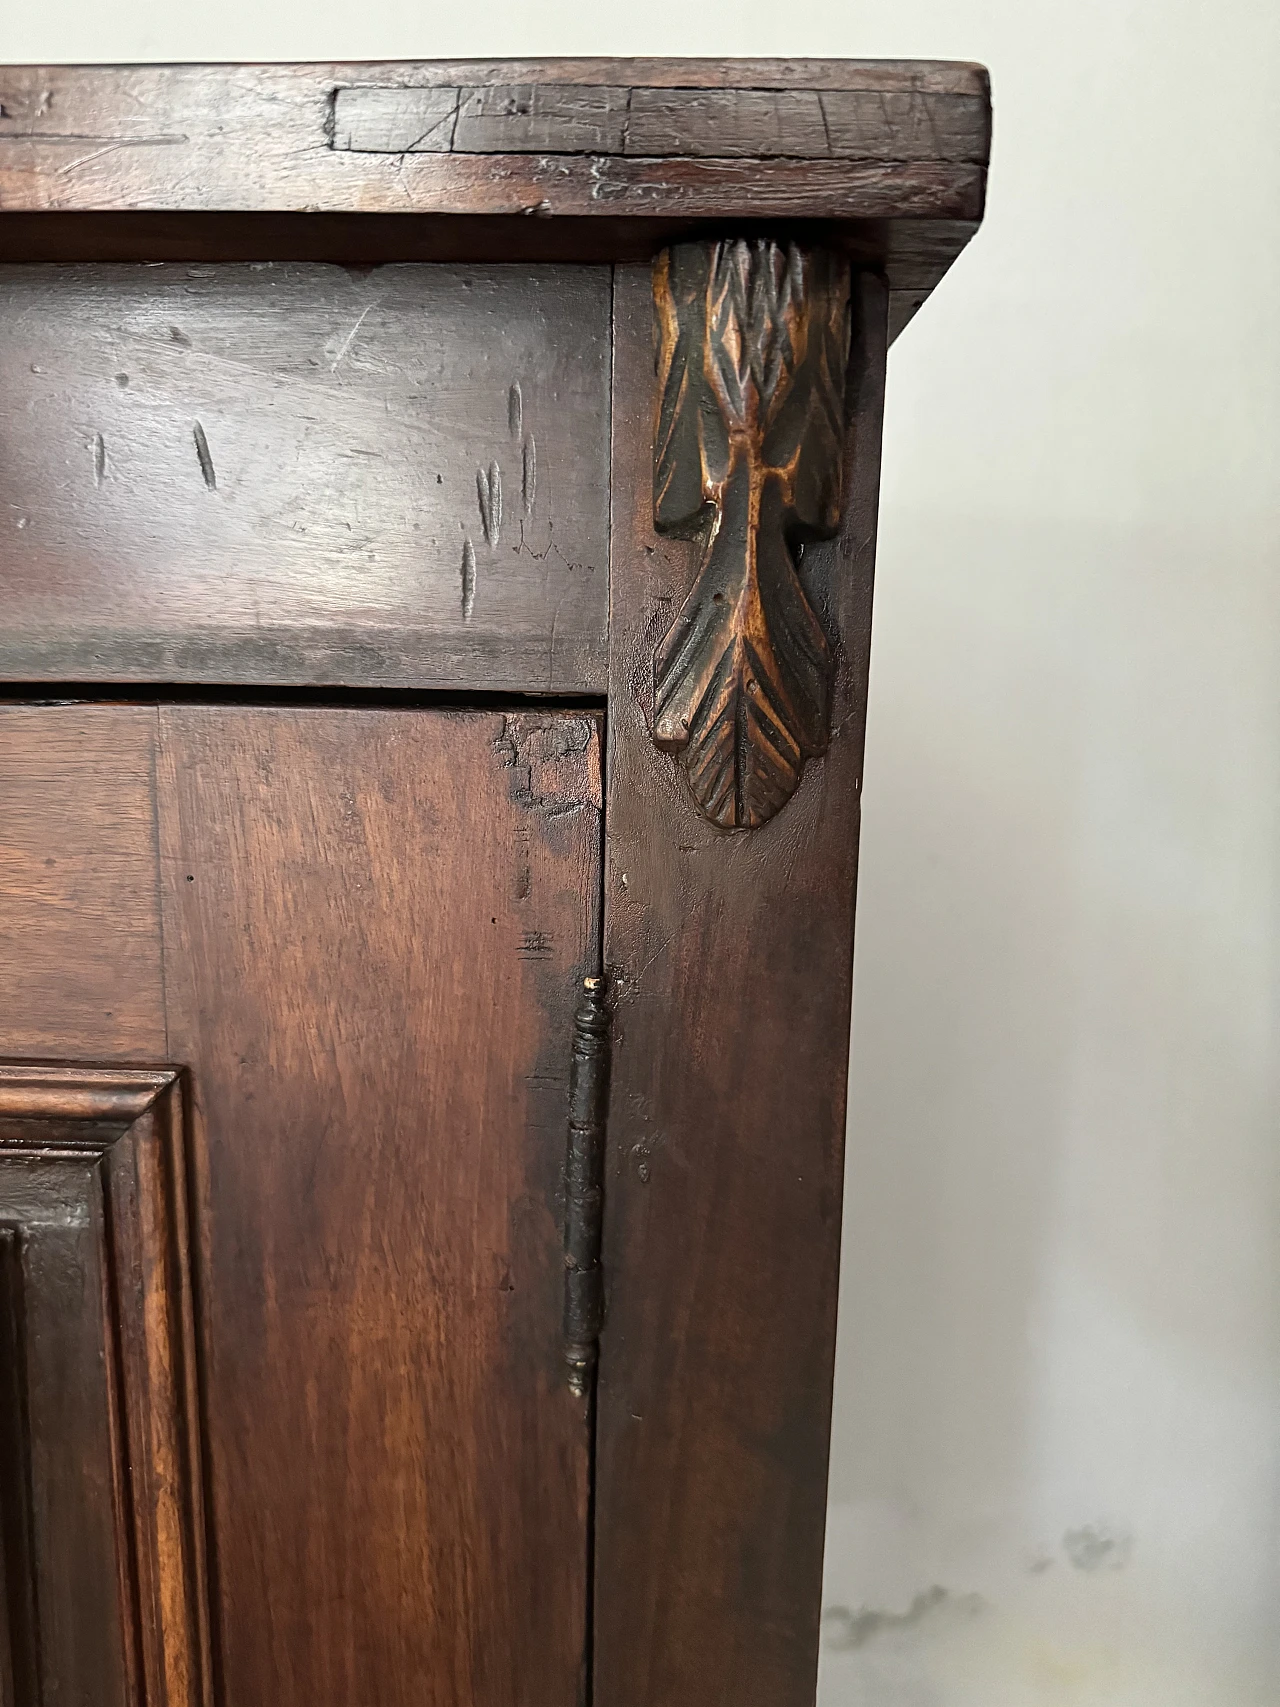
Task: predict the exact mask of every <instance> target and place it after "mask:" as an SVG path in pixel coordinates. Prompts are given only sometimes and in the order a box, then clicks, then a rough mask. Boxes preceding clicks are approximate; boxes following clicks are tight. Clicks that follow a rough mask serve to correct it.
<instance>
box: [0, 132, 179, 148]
mask: <svg viewBox="0 0 1280 1707" xmlns="http://www.w3.org/2000/svg"><path fill="white" fill-rule="evenodd" d="M190 140H191V139H190V137H187V136H88V135H79V134H75V133H72V132H70V131H68V132H65V133H63V134H61V135H59V134H57V133H55V132H53V131H48V132H41V131H30V130H10V131H5V132H4V133H3V134H2V135H0V142H26V143H32V144H35V145H36V146H38V147H43V146H44V144H45V143H49V144H51V145H52V146H53V147H55V148H56V147H60V146H66V147H78V146H79V145H80V144H81V143H88V144H89V145H90V146H91V147H95V148H103V149H107V148H176V147H178V146H180V145H181V144H182V143H184V142H189V141H190Z"/></svg>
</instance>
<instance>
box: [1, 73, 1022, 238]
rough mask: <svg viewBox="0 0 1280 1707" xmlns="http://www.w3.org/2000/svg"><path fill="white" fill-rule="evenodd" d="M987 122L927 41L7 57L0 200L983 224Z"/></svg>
mask: <svg viewBox="0 0 1280 1707" xmlns="http://www.w3.org/2000/svg"><path fill="white" fill-rule="evenodd" d="M989 135H990V104H989V90H988V81H987V75H986V72H985V71H984V70H983V69H982V68H981V67H980V66H976V65H963V64H946V63H935V62H931V61H920V62H902V61H892V60H760V59H756V60H714V61H713V60H609V59H592V60H572V59H563V60H547V61H523V60H506V61H503V60H498V61H474V60H473V61H438V62H430V63H420V62H398V63H391V64H376V63H374V64H347V65H342V64H332V65H319V64H318V65H175V66H164V65H142V66H136V65H135V66H89V67H77V66H52V67H41V66H17V67H10V68H6V69H0V209H3V210H4V212H6V213H22V212H27V213H32V212H38V211H39V212H56V211H63V212H72V211H76V212H86V213H89V212H96V213H102V212H109V211H131V212H132V211H139V210H146V209H151V210H157V211H164V212H169V213H174V212H188V213H210V212H217V211H234V212H247V211H263V212H327V213H415V214H440V215H467V214H470V215H489V216H492V215H502V214H521V215H527V214H534V215H540V216H544V217H551V218H556V217H584V218H590V217H600V216H613V217H617V216H618V215H622V216H625V217H628V218H636V219H644V220H654V219H661V218H664V217H665V218H671V217H679V218H688V217H703V218H705V217H708V216H715V217H720V218H745V217H750V218H752V219H762V218H772V217H790V218H812V219H833V220H856V219H885V218H893V217H895V216H906V217H912V216H922V215H930V216H932V217H934V218H940V219H956V220H976V219H977V218H978V217H980V215H981V211H982V198H983V187H984V179H985V167H986V160H987V154H988V147H989ZM744 168H745V169H744Z"/></svg>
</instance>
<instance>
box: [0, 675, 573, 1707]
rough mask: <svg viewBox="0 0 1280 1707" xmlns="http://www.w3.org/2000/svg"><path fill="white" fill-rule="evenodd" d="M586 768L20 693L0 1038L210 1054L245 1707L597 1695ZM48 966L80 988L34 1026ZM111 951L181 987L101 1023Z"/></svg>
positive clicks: (176, 1056)
mask: <svg viewBox="0 0 1280 1707" xmlns="http://www.w3.org/2000/svg"><path fill="white" fill-rule="evenodd" d="M599 748H600V743H599V728H598V719H597V718H596V717H594V716H591V715H574V714H571V713H569V712H558V713H555V712H533V711H527V712H523V713H519V712H513V713H510V714H502V713H497V712H485V713H481V712H465V713H464V712H457V713H449V712H445V711H403V712H401V711H391V710H368V709H365V710H362V709H359V708H355V707H352V708H346V709H322V708H314V709H310V708H308V709H303V708H283V707H281V708H275V709H270V708H258V709H254V708H240V707H236V706H232V705H199V704H188V705H179V706H160V707H157V706H101V707H86V706H81V705H61V706H53V705H51V706H27V707H15V706H7V707H3V708H0V755H2V756H3V759H4V762H5V766H6V767H7V775H8V777H9V784H8V787H9V794H8V796H7V802H8V805H9V807H10V810H9V811H8V812H7V813H6V815H5V816H3V817H0V858H3V859H4V861H5V862H6V863H5V869H7V870H9V871H12V872H13V873H15V874H16V880H15V881H12V882H9V883H7V884H0V933H2V934H3V940H4V941H5V943H6V944H7V945H13V946H14V948H15V949H16V953H7V954H6V955H4V956H3V957H0V1054H13V1053H15V1050H14V1048H13V1046H12V1043H11V1039H12V1038H13V1037H14V1036H21V1037H22V1038H23V1040H24V1046H25V1049H30V1050H31V1051H32V1052H33V1053H34V1052H37V1051H38V1052H39V1053H40V1054H42V1055H51V1056H58V1057H61V1058H63V1059H64V1060H65V1059H71V1060H81V1061H85V1060H89V1061H93V1060H97V1059H101V1058H102V1050H101V1049H100V1047H99V1043H100V1040H101V1039H103V1038H104V1037H105V1038H106V1039H107V1040H108V1041H109V1042H110V1044H111V1045H112V1047H113V1048H116V1049H119V1050H121V1051H124V1052H127V1053H130V1054H132V1055H133V1057H134V1059H144V1060H145V1059H148V1058H150V1059H153V1060H155V1059H159V1060H171V1061H174V1062H177V1063H180V1064H182V1065H184V1066H186V1067H187V1068H189V1070H190V1075H191V1086H192V1114H193V1125H192V1131H191V1147H192V1170H193V1177H194V1195H193V1205H192V1208H193V1215H194V1222H195V1226H196V1228H197V1241H196V1249H195V1269H196V1274H197V1282H198V1305H199V1308H198V1313H197V1323H198V1330H199V1339H200V1344H201V1350H202V1359H203V1377H204V1381H203V1386H204V1392H205V1435H206V1447H207V1452H206V1474H207V1483H208V1490H209V1495H210V1501H209V1518H210V1548H211V1554H210V1557H211V1583H212V1594H211V1612H212V1628H213V1636H214V1652H215V1656H216V1669H217V1677H218V1679H219V1684H218V1687H219V1692H220V1693H219V1699H221V1700H223V1701H225V1702H227V1703H250V1702H254V1703H256V1702H258V1701H261V1700H264V1699H267V1700H270V1701H273V1702H277V1703H279V1704H281V1707H303V1704H304V1703H305V1704H306V1707H313V1704H314V1703H315V1702H317V1701H360V1700H369V1701H377V1702H379V1703H380V1704H386V1707H409V1704H410V1703H412V1704H413V1707H424V1704H425V1707H433V1704H436V1707H445V1704H448V1707H453V1704H454V1703H456V1702H457V1701H460V1700H465V1701H468V1702H474V1703H476V1704H477V1707H522V1704H527V1703H529V1702H541V1701H546V1702H549V1703H559V1702H565V1701H573V1700H575V1699H577V1697H578V1694H579V1691H580V1688H581V1684H582V1675H581V1674H582V1665H583V1657H584V1636H585V1627H584V1621H585V1615H586V1604H587V1593H586V1565H587V1550H588V1538H587V1530H586V1523H587V1500H588V1490H587V1476H588V1462H589V1441H588V1427H587V1417H586V1405H585V1403H584V1401H583V1400H582V1399H580V1398H576V1397H575V1396H574V1395H573V1394H572V1393H571V1392H570V1390H569V1386H568V1383H567V1381H566V1379H565V1373H564V1364H563V1347H562V1343H561V1306H562V1290H563V1263H562V1251H561V1243H562V1225H563V1203H562V1201H561V1196H560V1191H561V1186H560V1173H561V1167H562V1164H563V1157H564V1143H565V1108H566V1097H567V1076H568V1066H569V1053H570V1051H569V1040H570V1035H571V1024H572V1015H573V1007H574V1003H575V1000H576V998H577V994H578V990H579V988H580V986H581V979H582V976H583V975H584V973H586V972H589V971H592V970H593V969H594V967H595V965H596V963H597V956H598V934H597V930H598V922H597V912H598V894H599V861H600V775H599ZM77 753H79V755H80V757H79V759H78V761H77V760H76V757H75V755H76V754H77ZM77 780H80V781H82V782H83V783H84V784H85V786H82V787H78V786H76V784H77ZM89 783H92V786H88V784H89ZM15 805H16V807H17V808H18V810H17V812H16V816H15V813H14V811H13V807H14V806H15ZM15 823H16V825H17V830H18V834H17V837H16V843H15V845H13V846H11V845H10V843H11V838H14V826H15ZM144 825H145V826H147V834H146V835H145V836H144V835H143V834H142V833H141V828H139V829H138V830H137V832H136V833H135V831H134V830H133V828H132V827H133V826H139V827H141V826H144ZM123 837H132V839H131V840H128V841H126V842H124V843H122V838H123ZM68 848H69V849H70V850H71V852H72V854H73V855H75V856H76V858H77V859H78V861H79V863H78V864H77V865H74V866H73V867H72V869H71V870H70V872H69V873H67V874H65V875H63V876H61V877H58V876H54V877H49V878H46V877H45V876H44V873H45V871H46V869H47V870H50V871H52V872H53V873H55V874H56V873H58V870H59V868H58V866H57V865H56V864H55V865H53V866H51V867H46V865H45V863H44V862H45V861H46V860H57V858H58V857H59V853H60V851H61V850H66V849H68ZM157 894H159V895H160V897H161V904H160V907H159V909H158V910H157V899H156V898H157ZM108 897H110V898H111V899H112V900H113V901H114V904H115V905H116V906H117V907H118V909H119V911H120V913H121V916H122V921H123V922H122V925H121V926H120V927H119V928H117V929H116V930H115V931H114V932H113V931H112V929H111V928H110V925H109V922H104V919H103V917H102V911H103V908H104V906H105V903H106V898H108ZM24 959H34V960H35V961H36V962H37V963H38V964H40V965H42V966H44V967H45V968H50V967H52V966H54V965H55V964H56V965H57V966H58V967H60V968H61V973H60V979H58V980H54V979H53V978H52V976H51V974H50V975H46V974H42V975H41V976H42V978H43V979H44V981H43V983H41V982H39V981H37V983H36V989H37V992H38V994H39V998H40V1003H41V1004H42V1005H41V1006H39V1007H38V1009H37V1010H36V1011H35V1012H34V1015H33V1017H31V1018H28V1017H27V1016H26V1014H25V1013H24V1002H25V996H26V992H27V990H28V989H29V988H30V987H31V983H30V979H29V977H28V975H27V972H26V970H25V968H24V966H23V964H22V962H23V960H24ZM113 967H115V968H117V969H118V972H119V975H120V977H121V979H123V978H124V976H125V975H126V974H127V975H128V977H129V978H130V979H131V980H132V981H133V982H135V983H140V984H141V985H143V986H144V987H145V988H147V989H148V990H149V991H150V992H151V993H152V996H153V997H154V998H157V1000H158V1005H157V1006H150V1005H141V1006H137V1007H135V1008H133V1009H127V1008H122V1009H121V1010H120V1011H118V1012H115V1013H113V1016H112V1018H111V1022H110V1024H107V1023H105V1022H104V1020H103V1018H102V1016H101V1014H100V1012H99V1007H98V1004H99V1003H100V1001H101V1000H102V999H103V995H104V993H105V990H106V988H107V982H108V979H109V977H110V974H111V971H112V968H113ZM82 968H83V969H87V979H86V982H87V986H88V991H87V994H86V995H85V996H83V997H82V996H81V994H80V992H79V991H78V990H77V988H76V983H75V975H76V972H77V970H78V969H82ZM154 979H162V984H161V983H158V982H154V981H153V980H154ZM37 1022H38V1023H37ZM16 1052H18V1053H22V1052H24V1050H19V1051H16ZM2 1077H3V1076H2V1075H0V1079H2ZM93 1077H94V1075H90V1080H92V1079H93ZM88 1082H89V1081H86V1084H87V1083H88ZM81 1089H82V1090H84V1094H86V1095H87V1094H89V1091H88V1090H85V1089H84V1086H82V1087H81ZM93 1094H95V1095H96V1094H97V1093H93ZM8 1100H11V1099H8ZM8 1100H6V1098H4V1097H0V1117H3V1116H4V1113H5V1109H6V1108H7V1107H8ZM29 1100H30V1101H31V1102H32V1105H33V1107H35V1108H36V1109H37V1110H40V1109H43V1111H44V1113H45V1115H48V1114H49V1113H50V1106H51V1105H50V1104H49V1100H48V1097H47V1095H45V1094H44V1093H43V1092H40V1091H39V1086H35V1088H33V1089H31V1091H30V1097H29ZM55 1100H56V1099H55ZM146 1201H147V1198H146V1193H145V1191H142V1190H141V1188H140V1195H139V1198H138V1203H139V1207H138V1209H137V1212H136V1215H135V1217H134V1224H136V1226H137V1228H138V1231H139V1237H141V1236H142V1235H143V1234H144V1233H145V1229H146V1227H147V1225H148V1219H147V1212H146V1207H145V1206H146ZM122 1225H123V1223H122ZM0 1254H2V1253H0ZM55 1302H56V1301H55ZM50 1307H51V1308H52V1307H53V1306H52V1305H51V1306H50ZM58 1307H59V1308H61V1306H58ZM68 1307H69V1306H68ZM130 1343H131V1344H132V1345H133V1346H134V1348H135V1362H134V1367H135V1368H139V1369H141V1370H142V1371H143V1375H144V1377H145V1378H147V1379H152V1380H154V1379H156V1378H158V1375H157V1372H156V1371H155V1370H153V1371H152V1374H151V1375H150V1376H146V1366H145V1360H144V1361H143V1362H142V1363H139V1362H138V1361H137V1355H136V1348H137V1346H138V1344H139V1343H140V1342H139V1339H138V1335H137V1334H136V1333H135V1334H134V1335H133V1336H132V1338H131V1342H130ZM85 1355H86V1356H87V1355H89V1354H88V1352H86V1353H85ZM0 1408H2V1406H0ZM40 1432H41V1433H42V1434H46V1433H47V1434H50V1435H52V1432H53V1423H52V1420H48V1421H46V1422H44V1423H42V1424H41V1431H40ZM43 1473H44V1472H43V1471H41V1472H40V1474H41V1475H43ZM59 1557H60V1558H61V1554H59ZM64 1565H65V1561H64ZM91 1604H96V1603H91V1602H90V1601H88V1600H84V1601H83V1603H82V1606H83V1607H88V1606H89V1605H91ZM103 1617H104V1619H107V1618H109V1609H108V1611H107V1612H104V1614H103ZM112 1627H114V1626H112ZM85 1639H86V1640H88V1639H89V1638H88V1637H86V1638H85ZM95 1639H96V1638H95ZM86 1663H88V1662H86ZM95 1663H96V1662H95ZM104 1664H105V1662H104ZM102 1675H103V1676H104V1677H105V1676H106V1675H107V1674H106V1673H105V1672H103V1674H102ZM86 1687H87V1686H86ZM103 1687H105V1686H103ZM85 1699H87V1700H89V1701H92V1702H93V1703H94V1707H98V1703H99V1700H103V1701H104V1707H115V1704H114V1701H113V1700H112V1699H111V1698H110V1697H109V1696H108V1697H106V1698H103V1697H101V1696H99V1695H94V1694H93V1693H92V1692H90V1694H89V1695H88V1696H86V1697H85ZM148 1699H150V1696H148ZM157 1699H159V1700H165V1699H167V1700H168V1702H169V1707H179V1701H180V1697H178V1696H177V1695H174V1694H171V1695H170V1697H168V1698H166V1697H164V1696H162V1695H158V1696H157ZM181 1707H187V1704H186V1702H185V1701H183V1702H181Z"/></svg>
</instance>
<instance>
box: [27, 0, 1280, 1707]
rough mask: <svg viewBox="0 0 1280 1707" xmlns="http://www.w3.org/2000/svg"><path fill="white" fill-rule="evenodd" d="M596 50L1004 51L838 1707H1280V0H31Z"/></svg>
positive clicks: (172, 49)
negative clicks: (106, 1) (611, 3)
mask: <svg viewBox="0 0 1280 1707" xmlns="http://www.w3.org/2000/svg"><path fill="white" fill-rule="evenodd" d="M565 52H571V53H587V52H606V53H707V54H726V53H733V54H747V53H759V54H768V53H785V54H806V53H808V54H820V55H825V54H832V55H836V54H850V55H860V54H866V55H892V56H909V55H919V56H928V57H956V58H971V59H982V60H985V61H986V62H987V63H988V64H989V65H990V67H991V69H992V73H993V78H994V84H995V96H996V112H997V120H996V144H995V155H994V161H993V172H992V182H991V199H990V214H989V220H988V224H987V226H986V228H985V229H984V231H983V233H982V234H981V236H980V237H979V239H978V240H977V242H976V243H975V244H974V245H973V246H972V247H971V249H970V250H969V252H968V253H967V254H966V255H965V256H964V257H963V258H962V260H961V262H960V263H959V265H958V266H957V267H956V269H955V271H954V273H953V274H952V275H951V277H950V278H949V279H948V280H947V282H946V283H945V284H944V285H943V287H942V288H941V290H940V291H939V292H938V294H937V296H936V298H935V299H934V301H933V302H932V303H931V304H930V305H929V306H928V308H927V309H926V311H925V312H924V314H923V315H922V316H921V318H920V319H919V320H918V321H917V322H916V323H915V325H914V326H912V327H911V328H910V330H909V331H908V332H907V334H906V335H905V336H904V338H903V340H902V342H901V343H900V344H899V345H898V346H897V348H896V349H895V352H894V354H893V357H892V359H891V366H890V400H889V413H888V428H887V443H886V451H885V485H884V508H883V523H882V533H881V550H880V571H879V589H878V593H877V608H876V641H875V647H874V654H873V671H872V692H871V708H870V727H869V735H868V755H867V769H866V797H865V801H866V805H865V813H866V816H865V834H864V840H863V865H862V881H861V894H860V908H859V925H858V932H859V936H858V966H857V976H856V1003H855V1022H854V1047H853V1068H852V1097H851V1120H850V1154H849V1174H848V1204H847V1220H846V1258H845V1264H844V1292H843V1298H842V1304H841V1310H842V1315H841V1328H840V1354H839V1385H838V1395H837V1414H836V1425H835V1452H834V1458H833V1464H832V1474H831V1498H832V1505H831V1521H830V1536H829V1545H828V1562H827V1592H826V1599H827V1605H828V1611H827V1616H826V1620H825V1631H826V1635H825V1642H824V1653H823V1671H822V1683H821V1703H822V1707H1280V1616H1278V1615H1280V1236H1278V1235H1280V1224H1278V1223H1280V1141H1278V1140H1280V1133H1278V1131H1277V1114H1278V1112H1280V1097H1278V1094H1277V1093H1278V1086H1277V1070H1276V1061H1275V1051H1276V1044H1277V1008H1278V1005H1280V909H1278V906H1277V881H1278V879H1280V525H1278V516H1280V482H1278V476H1280V467H1278V466H1277V462H1278V458H1277V447H1278V445H1280V431H1278V428H1280V335H1278V333H1277V320H1278V317H1280V93H1278V91H1280V7H1278V6H1277V4H1276V0H843V3H842V0H789V3H788V4H786V5H777V4H776V3H775V4H772V5H769V4H766V3H765V0H702V4H700V5H699V6H696V7H695V6H691V5H690V4H689V3H688V0H647V3H646V4H645V5H644V6H635V7H629V8H617V9H616V10H615V9H612V8H606V7H604V6H602V5H601V4H599V0H553V3H547V4H542V5H535V6H527V5H520V4H516V3H515V0H487V4H486V5H485V6H484V7H483V8H479V7H462V6H457V5H450V6H445V5H440V4H431V3H430V0H427V3H424V0H362V3H361V4H360V5H358V6H353V5H351V4H350V0H220V3H219V4H218V5H217V6H213V7H202V8H197V7H191V6H182V7H179V6H178V5H176V4H175V3H174V0H117V4H116V5H115V6H103V5H101V4H100V3H99V0H44V3H43V4H41V5H39V6H23V5H20V4H19V3H18V0H2V4H0V59H2V60H7V61H15V60H17V61H21V60H42V59H43V60H54V61H56V60H129V59H177V58H187V59H200V58H209V59H244V58H262V59H269V58H278V59H305V58H326V57H342V56H349V57H353V58H361V57H364V58H368V57H379V56H384V55H385V56H392V57H395V56H405V57H412V56H422V57H438V56H445V55H455V54H457V55H465V54H483V55H490V54H516V53H565ZM654 1707H669V1704H662V1703H654Z"/></svg>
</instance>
